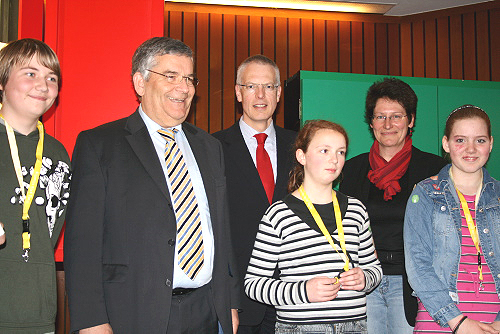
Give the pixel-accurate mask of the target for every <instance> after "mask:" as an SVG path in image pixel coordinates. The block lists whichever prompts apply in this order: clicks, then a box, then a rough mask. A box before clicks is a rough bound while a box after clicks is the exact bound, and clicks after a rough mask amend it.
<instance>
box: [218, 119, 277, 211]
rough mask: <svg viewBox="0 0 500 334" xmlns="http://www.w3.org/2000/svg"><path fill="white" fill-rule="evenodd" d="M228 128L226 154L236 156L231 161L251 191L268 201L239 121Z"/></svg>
mask: <svg viewBox="0 0 500 334" xmlns="http://www.w3.org/2000/svg"><path fill="white" fill-rule="evenodd" d="M228 130H229V131H228V134H227V136H226V138H224V140H225V141H226V143H227V148H228V151H229V152H228V155H229V156H232V157H236V159H234V160H233V161H232V163H234V164H236V165H237V166H238V170H239V171H240V174H241V176H242V177H245V178H246V179H247V180H248V184H249V186H250V187H252V188H253V191H254V192H255V193H257V194H258V195H259V196H260V197H261V198H262V200H265V201H266V202H269V200H268V198H267V195H266V191H265V190H264V186H263V185H262V181H261V180H260V176H259V172H258V171H257V168H256V167H255V163H254V162H253V160H252V156H251V155H250V152H249V151H248V147H247V145H246V143H245V140H244V139H243V135H242V134H241V130H240V125H239V122H236V123H235V124H233V125H232V126H231V127H230V128H229V129H228ZM278 175H279V173H278ZM249 191H251V190H249Z"/></svg>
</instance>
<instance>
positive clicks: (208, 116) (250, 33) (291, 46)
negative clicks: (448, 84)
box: [164, 0, 500, 132]
mask: <svg viewBox="0 0 500 334" xmlns="http://www.w3.org/2000/svg"><path fill="white" fill-rule="evenodd" d="M164 18H165V25H164V35H165V36H170V37H173V38H177V39H181V40H183V41H184V42H185V43H186V44H188V45H189V46H190V47H191V48H192V49H193V50H194V51H195V54H196V71H197V75H198V77H199V78H200V80H201V83H200V85H199V86H198V88H197V92H196V96H197V99H196V103H195V105H194V107H193V110H192V113H191V115H190V118H189V119H188V120H189V121H190V122H193V123H195V124H196V125H198V126H199V127H201V128H203V129H205V130H207V131H209V132H215V131H218V130H221V129H225V128H227V127H229V126H230V125H232V124H233V123H234V121H235V120H236V119H238V117H239V114H238V112H239V110H238V108H239V104H238V103H237V101H236V100H235V98H234V83H235V77H236V68H237V66H238V64H239V63H240V62H241V61H242V60H244V59H245V58H246V57H248V56H250V55H254V54H257V53H262V54H264V55H266V56H268V57H270V58H272V59H274V60H275V61H276V63H277V64H278V66H279V68H280V70H281V82H282V83H283V82H284V80H286V79H287V78H289V77H290V76H292V75H293V74H295V73H296V72H297V71H299V70H313V71H329V72H342V73H365V74H382V75H402V76H410V77H411V76H413V77H426V78H445V79H464V80H486V81H500V1H498V0H497V1H493V2H487V3H483V4H479V5H472V6H465V7H459V8H454V9H448V10H442V11H436V12H431V13H425V14H417V15H411V16H405V17H384V16H381V15H371V14H347V13H327V12H318V11H297V10H278V9H257V8H250V7H231V6H208V5H191V4H180V3H169V2H166V3H165V15H164ZM283 112H284V111H283V103H280V105H279V110H278V113H277V115H276V121H277V123H278V124H279V125H283Z"/></svg>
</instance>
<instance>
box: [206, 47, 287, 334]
mask: <svg viewBox="0 0 500 334" xmlns="http://www.w3.org/2000/svg"><path fill="white" fill-rule="evenodd" d="M235 90H236V97H237V99H238V101H239V102H241V104H242V107H243V115H242V116H241V118H240V120H239V122H237V123H235V124H234V125H233V126H231V127H230V128H228V129H226V130H223V131H220V132H217V133H215V134H214V136H215V137H216V138H217V139H219V140H220V142H221V143H222V147H223V149H224V159H225V164H226V182H227V192H228V199H229V210H230V215H229V217H230V219H231V239H232V241H233V248H234V252H235V258H236V259H237V267H238V270H239V275H240V276H241V277H244V275H245V273H246V270H247V266H248V261H249V260H250V255H251V253H252V249H253V244H254V242H255V236H256V234H257V230H258V226H259V223H260V220H261V218H262V216H263V214H264V212H265V211H266V209H267V208H268V207H269V205H270V203H272V202H274V201H277V200H279V199H282V198H283V197H284V196H285V195H286V193H287V191H286V189H287V182H288V175H289V172H290V170H291V169H292V163H293V155H292V153H291V149H292V145H293V142H294V140H295V137H296V133H295V132H294V131H290V130H285V129H282V128H280V127H279V126H276V125H275V124H273V114H274V111H275V109H276V105H277V103H278V101H279V99H280V96H281V86H280V73H279V68H278V66H277V65H276V64H275V63H274V61H272V60H271V59H269V58H267V57H265V56H262V55H255V56H252V57H250V58H247V59H246V60H245V61H243V62H242V63H241V64H240V66H239V67H238V72H237V79H236V86H235ZM262 134H265V135H262ZM259 136H263V137H264V139H262V140H263V141H264V143H263V144H261V145H259V140H258V139H257V137H259ZM259 146H260V148H259ZM259 150H260V152H259ZM264 150H265V153H264ZM266 154H267V156H268V157H267V158H266V157H265V155H266ZM266 166H267V167H266ZM266 168H268V169H269V170H268V171H267V172H266V171H265V169H266ZM266 173H267V174H266ZM271 173H272V174H271ZM241 289H242V297H241V299H242V307H241V313H240V326H239V329H238V333H240V334H246V333H274V323H275V321H276V320H275V318H276V316H275V311H274V308H273V307H271V306H266V305H264V304H261V303H258V302H256V301H253V300H251V299H250V298H248V297H246V296H245V295H244V293H243V286H241Z"/></svg>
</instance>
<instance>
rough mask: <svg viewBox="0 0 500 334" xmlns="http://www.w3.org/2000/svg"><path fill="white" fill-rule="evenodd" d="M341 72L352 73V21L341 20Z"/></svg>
mask: <svg viewBox="0 0 500 334" xmlns="http://www.w3.org/2000/svg"><path fill="white" fill-rule="evenodd" d="M339 72H342V73H351V22H350V21H340V22H339Z"/></svg>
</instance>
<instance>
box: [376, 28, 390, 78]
mask: <svg viewBox="0 0 500 334" xmlns="http://www.w3.org/2000/svg"><path fill="white" fill-rule="evenodd" d="M375 51H376V52H375V64H376V65H375V72H376V74H382V75H387V74H388V69H389V64H388V51H387V24H386V23H375Z"/></svg>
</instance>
